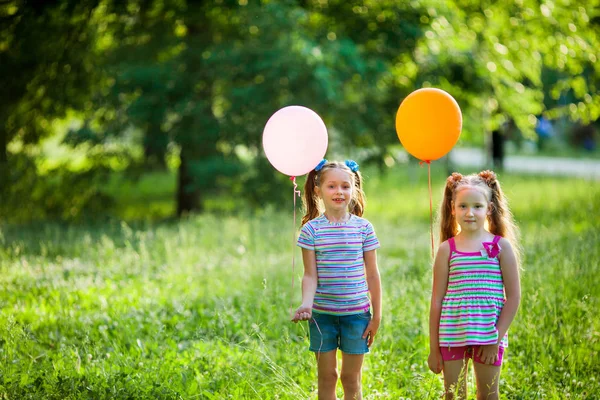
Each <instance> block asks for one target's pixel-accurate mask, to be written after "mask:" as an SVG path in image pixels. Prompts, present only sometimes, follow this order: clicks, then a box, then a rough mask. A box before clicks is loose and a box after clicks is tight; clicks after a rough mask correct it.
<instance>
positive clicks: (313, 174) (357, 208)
mask: <svg viewBox="0 0 600 400" xmlns="http://www.w3.org/2000/svg"><path fill="white" fill-rule="evenodd" d="M336 168H337V169H341V170H342V171H345V172H347V173H348V174H350V178H351V179H352V183H353V189H354V190H352V199H351V200H350V204H349V206H348V208H349V211H350V213H352V214H354V215H357V216H359V217H362V215H363V213H364V212H365V207H366V205H367V198H366V196H365V193H364V192H363V190H362V185H363V178H362V175H361V174H360V171H356V172H353V171H352V170H351V169H350V168H349V167H348V166H347V165H346V164H345V163H343V162H338V161H329V162H327V163H325V164H324V165H323V167H322V168H321V169H320V170H319V171H316V170H314V169H313V170H312V171H310V172H309V173H308V176H307V177H306V183H305V184H304V199H303V203H304V208H305V210H306V214H304V216H303V217H302V225H304V224H306V223H307V222H308V221H310V220H311V219H315V218H317V217H318V216H319V214H320V212H321V209H320V200H319V196H317V192H316V190H315V187H320V186H321V183H322V178H323V176H324V175H325V173H326V172H327V171H329V170H332V169H336Z"/></svg>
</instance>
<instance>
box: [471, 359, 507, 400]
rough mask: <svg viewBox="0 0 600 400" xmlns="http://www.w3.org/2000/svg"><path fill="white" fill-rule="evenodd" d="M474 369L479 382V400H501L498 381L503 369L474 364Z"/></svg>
mask: <svg viewBox="0 0 600 400" xmlns="http://www.w3.org/2000/svg"><path fill="white" fill-rule="evenodd" d="M473 368H474V369H475V380H476V381H477V400H497V399H498V398H499V393H498V381H499V380H500V369H501V368H502V367H500V366H498V367H496V366H494V365H489V364H479V363H476V362H474V363H473Z"/></svg>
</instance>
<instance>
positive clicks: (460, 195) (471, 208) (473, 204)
mask: <svg viewBox="0 0 600 400" xmlns="http://www.w3.org/2000/svg"><path fill="white" fill-rule="evenodd" d="M490 213H491V203H490V202H489V201H488V200H487V197H486V196H485V194H484V193H483V192H482V191H481V190H478V189H476V188H474V187H468V186H467V187H465V188H461V189H460V190H459V191H458V192H457V193H456V198H455V199H454V204H453V205H452V215H454V216H455V217H456V222H458V224H459V225H460V229H461V232H475V231H478V230H480V229H484V226H485V222H486V220H487V216H488V215H489V214H490Z"/></svg>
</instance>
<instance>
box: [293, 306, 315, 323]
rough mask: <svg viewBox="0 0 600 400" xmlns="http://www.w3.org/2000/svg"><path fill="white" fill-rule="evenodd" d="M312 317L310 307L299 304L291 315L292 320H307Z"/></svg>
mask: <svg viewBox="0 0 600 400" xmlns="http://www.w3.org/2000/svg"><path fill="white" fill-rule="evenodd" d="M311 318H312V307H308V306H305V305H301V306H300V307H298V309H297V310H296V312H295V313H294V315H292V322H298V321H308V320H309V319H311Z"/></svg>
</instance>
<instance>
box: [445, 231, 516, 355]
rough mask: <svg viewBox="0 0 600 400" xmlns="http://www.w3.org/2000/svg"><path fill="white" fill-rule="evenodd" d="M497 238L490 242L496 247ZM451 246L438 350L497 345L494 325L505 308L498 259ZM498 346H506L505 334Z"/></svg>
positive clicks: (452, 244)
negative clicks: (441, 348) (458, 249)
mask: <svg viewBox="0 0 600 400" xmlns="http://www.w3.org/2000/svg"><path fill="white" fill-rule="evenodd" d="M500 239H501V237H500V236H496V237H494V241H493V242H491V243H485V244H490V245H495V246H498V248H499V245H498V241H499V240H500ZM448 244H449V245H450V260H449V274H448V275H449V276H448V289H447V290H446V295H445V296H444V300H443V302H442V313H441V317H440V326H439V343H440V347H446V346H447V347H461V346H472V345H488V344H495V343H497V342H498V330H497V329H496V323H497V322H498V318H499V317H500V312H501V311H502V307H503V306H504V302H505V297H504V283H503V281H502V270H501V269H500V261H499V260H498V256H497V255H496V256H495V257H489V256H488V253H487V252H486V250H482V251H481V252H476V253H471V252H469V253H467V252H462V251H457V250H456V244H455V243H454V238H450V239H449V240H448ZM500 345H501V346H502V347H504V348H506V347H508V333H507V334H506V335H505V336H504V338H502V342H501V343H500Z"/></svg>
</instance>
